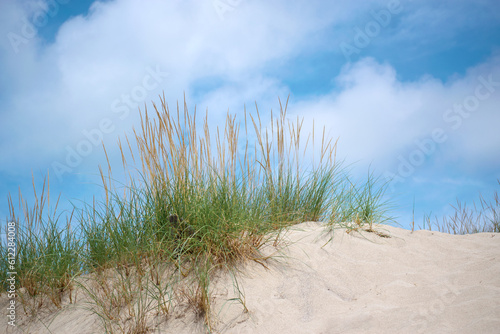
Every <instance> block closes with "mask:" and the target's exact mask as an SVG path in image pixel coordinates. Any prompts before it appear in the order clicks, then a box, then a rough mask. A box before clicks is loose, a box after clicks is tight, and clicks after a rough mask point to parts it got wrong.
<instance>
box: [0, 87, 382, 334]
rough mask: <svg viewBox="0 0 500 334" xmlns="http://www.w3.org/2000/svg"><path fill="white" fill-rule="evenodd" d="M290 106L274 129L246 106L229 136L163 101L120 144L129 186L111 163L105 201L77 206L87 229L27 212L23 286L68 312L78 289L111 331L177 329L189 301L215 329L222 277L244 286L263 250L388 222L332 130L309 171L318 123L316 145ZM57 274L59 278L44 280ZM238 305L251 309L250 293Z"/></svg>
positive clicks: (377, 196) (232, 120)
mask: <svg viewBox="0 0 500 334" xmlns="http://www.w3.org/2000/svg"><path fill="white" fill-rule="evenodd" d="M287 105H288V100H287V102H286V104H285V105H284V106H283V105H282V104H281V101H280V111H279V114H278V115H277V116H276V117H275V116H274V115H273V114H271V119H270V121H269V122H268V123H266V125H265V126H263V125H262V120H261V117H260V114H259V110H258V108H256V114H255V115H251V114H249V115H247V113H246V109H245V111H244V114H243V116H244V122H243V126H241V127H240V123H239V122H238V121H237V118H236V115H230V114H227V117H226V123H225V127H224V129H219V128H216V129H215V131H212V130H213V129H212V130H211V129H210V128H209V125H208V124H209V122H208V114H206V115H205V117H204V119H203V120H202V121H201V123H202V126H201V128H200V127H199V126H198V123H197V122H200V121H199V119H198V117H197V114H196V109H195V111H194V113H193V114H191V113H189V112H188V108H187V104H186V102H185V101H184V106H183V109H182V110H181V108H180V107H179V105H178V104H177V108H176V111H175V112H171V111H170V110H169V107H168V105H167V104H166V102H165V98H164V97H163V98H161V97H160V105H159V106H158V105H156V104H154V103H153V111H152V112H149V111H148V110H147V108H146V109H145V110H144V111H143V112H142V113H141V125H140V128H139V129H135V130H134V138H133V140H129V138H126V143H127V145H126V146H125V145H122V143H121V142H119V145H118V147H119V149H120V152H121V156H122V166H123V168H124V169H125V171H126V172H128V175H129V179H128V181H127V182H126V183H125V184H124V185H123V184H119V183H118V182H117V181H115V180H114V179H113V173H112V170H113V168H116V166H114V167H112V166H111V164H110V161H109V159H108V168H107V172H106V173H105V172H104V171H103V169H102V168H101V167H100V168H99V170H100V175H101V178H102V186H103V188H104V193H105V197H104V199H103V200H101V201H98V200H94V201H93V202H92V203H89V204H85V205H84V206H83V207H81V208H75V211H76V213H77V214H76V217H77V219H78V221H79V230H78V231H72V230H71V228H70V226H71V225H70V221H71V219H73V216H71V217H70V220H69V221H68V223H67V226H66V227H63V228H60V227H59V226H58V224H57V222H58V219H57V218H58V217H57V216H55V211H54V214H52V215H46V217H45V216H44V215H43V207H44V205H43V203H45V202H44V201H45V198H44V197H43V196H42V198H37V204H36V205H35V207H34V208H33V209H32V211H29V210H28V209H25V211H24V213H25V214H24V222H23V224H22V225H20V226H22V228H21V230H20V231H21V232H20V233H21V234H20V237H19V246H18V247H19V249H20V251H19V252H18V259H17V261H18V262H17V263H18V264H19V268H20V270H19V273H20V274H19V285H20V286H22V287H24V288H25V289H26V291H28V295H29V296H30V297H33V298H35V297H36V296H50V299H51V300H52V302H53V303H54V305H56V306H60V297H57V296H61V295H62V294H63V293H65V292H66V291H67V290H70V289H72V287H73V284H77V285H78V287H79V288H81V290H82V291H84V293H85V294H86V296H87V299H88V300H89V303H90V304H89V305H88V308H89V309H90V310H92V311H93V312H95V313H96V314H98V315H99V317H100V318H101V319H102V321H103V327H104V330H105V331H106V332H117V331H118V332H130V333H143V332H145V331H147V330H148V329H150V328H152V327H154V324H153V323H152V322H151V321H152V320H151V319H149V318H148V314H149V313H150V312H152V311H155V312H156V313H157V314H158V315H162V316H163V317H164V319H165V321H166V319H168V317H169V316H170V315H171V314H172V312H174V311H175V307H176V305H179V303H181V302H183V301H184V302H186V303H187V304H188V305H190V307H191V308H192V309H193V311H194V312H195V314H197V315H198V316H199V317H200V318H202V319H203V320H204V322H205V324H206V326H207V329H208V330H209V331H210V330H211V327H212V324H213V321H212V320H213V319H212V317H213V316H214V315H213V314H214V312H212V310H211V308H210V305H211V292H212V290H211V283H212V280H213V278H214V276H215V275H217V273H218V272H219V271H229V272H230V273H231V275H232V276H233V277H234V282H235V286H236V287H237V288H238V284H237V280H236V274H235V268H236V266H237V265H238V264H240V263H242V262H245V261H257V262H259V263H262V264H263V263H265V260H266V257H265V256H264V255H262V254H261V253H260V248H261V247H262V246H263V245H264V244H266V243H273V244H274V245H275V246H276V245H278V244H279V241H280V236H281V235H282V231H283V229H285V228H287V227H289V226H290V225H293V224H297V223H300V222H304V221H311V220H313V221H325V222H327V223H328V224H326V226H329V228H333V226H335V225H338V224H342V223H344V222H348V221H354V222H355V224H358V225H360V226H361V224H368V225H369V226H370V228H371V224H372V223H374V222H383V221H384V220H385V219H386V218H385V210H386V206H385V204H384V202H383V201H382V200H381V199H382V195H383V192H382V191H381V190H380V188H377V187H375V184H376V182H375V181H376V180H375V179H374V178H373V176H372V175H371V174H370V175H369V177H368V181H367V182H366V184H365V185H364V186H361V187H360V186H356V185H355V184H354V183H352V182H351V181H350V179H349V177H348V174H347V173H345V172H344V170H343V168H342V167H341V164H340V163H338V162H337V161H336V159H335V155H336V145H337V142H333V141H332V140H331V139H328V138H326V137H325V131H323V136H322V138H321V147H320V150H319V158H318V159H315V161H316V163H311V164H305V163H304V161H305V160H306V155H307V152H308V151H311V150H312V151H314V144H315V137H314V126H313V130H312V133H309V134H307V137H305V136H304V135H303V134H302V126H303V123H302V121H301V120H299V119H296V121H294V122H292V121H290V120H289V119H288V118H287ZM256 107H257V106H256ZM243 129H244V136H243V138H241V137H240V133H241V132H243ZM249 138H255V142H250V141H249ZM131 143H132V144H131ZM134 143H135V145H136V147H135V146H133V144H134ZM310 143H312V148H308V147H309V146H308V145H309V144H310ZM104 150H105V153H106V156H107V152H106V148H104ZM26 208H27V206H26ZM12 217H13V219H17V218H16V217H15V215H14V211H13V210H12ZM44 217H45V218H44ZM2 252H3V253H4V252H5V249H4V248H3V247H2ZM3 253H2V254H3ZM3 258H5V257H3ZM0 261H2V260H0ZM0 266H5V263H4V262H0ZM47 272H51V273H54V275H53V278H51V279H49V280H42V277H41V275H42V274H43V275H45V274H46V273H47ZM80 274H84V275H83V276H80V277H79V278H78V279H76V280H75V279H73V278H74V277H76V276H79V275H80ZM42 282H43V283H42ZM238 291H239V288H238ZM33 300H35V299H33ZM238 300H239V301H240V302H241V303H243V306H244V308H245V309H246V306H245V305H244V296H243V297H242V296H240V297H239V298H238ZM39 306H41V305H38V307H39ZM27 313H30V312H27ZM31 314H34V311H33V310H32V312H31ZM126 319H133V321H132V323H130V321H128V322H127V320H126Z"/></svg>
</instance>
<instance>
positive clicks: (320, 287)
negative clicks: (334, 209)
mask: <svg viewBox="0 0 500 334" xmlns="http://www.w3.org/2000/svg"><path fill="white" fill-rule="evenodd" d="M377 230H378V231H383V232H385V233H387V234H389V235H391V238H381V237H379V236H376V235H375V234H373V233H368V232H363V233H361V234H359V233H350V234H347V233H345V231H342V230H336V232H335V235H334V238H333V239H332V241H331V242H330V243H328V244H326V245H325V243H326V242H327V241H328V239H329V237H328V236H326V237H325V236H322V235H321V232H323V231H324V230H323V227H322V225H321V224H318V223H304V224H300V225H297V226H295V227H294V228H293V230H292V231H291V232H290V233H289V234H288V235H287V236H286V238H287V239H288V240H289V242H290V243H291V245H290V246H289V247H288V248H286V249H284V250H283V254H281V255H282V256H281V257H276V258H275V259H273V260H270V261H269V262H268V266H269V270H267V269H265V268H264V267H263V266H261V265H259V264H257V263H254V262H253V263H250V264H248V265H247V266H246V267H245V268H244V270H243V272H242V275H241V276H240V277H239V279H238V282H239V284H240V288H241V289H242V290H244V294H245V303H246V307H247V308H248V310H249V312H243V311H242V310H243V308H242V306H241V304H238V303H236V302H232V303H231V302H226V301H227V300H228V299H230V298H233V297H234V296H235V295H234V292H233V290H234V289H233V286H234V285H233V283H232V282H231V279H230V278H229V277H221V278H220V279H219V280H217V282H216V283H215V284H214V286H213V287H212V288H213V295H212V296H213V299H214V300H213V306H212V314H213V315H214V316H213V319H216V320H215V324H216V325H215V329H214V332H215V333H301V334H302V333H315V334H320V333H324V334H326V333H500V234H498V233H481V234H473V235H465V236H454V235H448V234H444V233H439V232H430V231H415V232H413V233H412V232H410V231H407V230H404V229H400V228H396V227H390V226H380V227H378V228H377ZM322 246H323V247H322ZM266 251H267V252H272V251H273V249H272V248H268V249H266ZM278 256H279V254H278ZM6 301H7V300H6V296H5V294H3V295H2V297H0V307H1V308H2V311H1V313H2V319H1V320H0V325H1V326H0V333H1V332H5V330H6V326H5V325H3V323H4V321H5V322H6V317H5V315H4V314H5V313H6V306H7V304H6ZM75 306H76V307H75ZM18 312H21V310H18ZM47 319H48V318H47ZM46 322H47V321H46ZM49 328H50V330H51V332H52V333H54V334H55V333H71V334H77V333H100V332H102V329H101V327H100V322H99V321H98V319H97V317H96V316H95V315H92V314H89V312H88V311H86V310H83V309H82V308H81V307H79V305H78V303H77V304H76V305H70V306H68V307H67V308H64V309H63V310H62V311H61V312H60V314H59V315H58V316H57V317H56V318H55V319H53V321H52V322H51V324H50V326H49ZM7 329H8V333H15V332H16V331H12V329H10V328H7ZM24 329H25V330H27V332H29V333H49V332H48V331H47V330H46V329H45V328H44V327H43V326H42V325H40V324H39V323H33V324H31V326H30V327H29V329H28V327H27V326H26V325H25V327H24ZM204 332H205V331H204V329H203V324H202V323H200V322H199V321H195V316H194V315H192V314H190V313H187V314H184V313H182V312H177V313H176V314H175V315H174V316H172V317H171V318H170V319H169V320H168V321H165V322H164V323H162V325H161V326H160V328H159V330H158V329H157V330H156V331H155V332H154V333H204Z"/></svg>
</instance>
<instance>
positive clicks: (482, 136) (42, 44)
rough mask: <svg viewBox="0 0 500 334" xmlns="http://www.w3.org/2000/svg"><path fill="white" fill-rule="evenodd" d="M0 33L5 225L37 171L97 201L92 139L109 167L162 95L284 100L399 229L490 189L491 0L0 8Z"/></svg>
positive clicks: (194, 101)
mask: <svg viewBox="0 0 500 334" xmlns="http://www.w3.org/2000/svg"><path fill="white" fill-rule="evenodd" d="M0 35H1V38H0V74H1V75H0V161H1V164H0V217H1V218H2V219H4V217H7V215H8V209H7V195H8V194H9V193H12V194H14V195H17V192H18V188H20V189H21V190H22V192H23V194H25V195H29V193H30V192H31V178H32V174H33V175H34V177H35V180H36V183H37V184H41V182H42V181H43V178H44V175H46V174H47V173H50V179H51V180H50V183H51V188H52V189H51V192H52V196H53V197H55V196H56V195H57V193H59V192H61V193H62V201H64V202H65V203H69V201H72V202H74V203H77V202H78V201H81V200H86V201H88V200H89V199H91V196H92V194H94V193H96V192H97V193H98V192H99V191H100V189H99V187H98V186H97V184H99V178H98V176H97V174H98V169H97V166H98V164H104V163H105V160H104V155H103V152H102V148H101V144H100V141H101V140H102V141H103V142H104V143H105V145H106V146H107V147H108V149H109V150H110V152H109V153H110V156H111V159H113V160H114V159H115V158H116V157H117V152H116V149H115V150H113V148H116V141H117V138H118V137H119V136H122V137H123V134H125V133H129V134H130V133H131V129H132V127H133V126H134V125H135V126H138V125H139V124H138V121H139V117H138V115H139V108H141V109H143V107H144V104H145V103H146V104H147V105H149V106H151V101H155V102H159V99H158V95H159V94H163V93H164V94H165V97H166V100H167V102H168V104H169V105H170V106H171V107H175V105H176V103H177V101H179V102H180V103H182V100H183V95H184V94H185V95H186V100H187V104H188V107H189V108H190V109H191V110H192V109H194V106H195V105H196V107H197V109H199V110H202V111H205V110H207V109H208V115H209V116H210V119H211V120H212V121H213V123H214V124H217V123H218V122H221V121H222V120H223V118H224V115H225V114H226V112H227V111H228V110H229V112H231V113H242V111H243V107H244V106H245V105H246V107H247V109H248V110H249V111H252V110H253V108H254V106H255V102H257V104H258V106H259V111H260V112H261V113H262V114H264V115H265V114H267V113H269V111H270V110H271V109H272V110H273V111H275V110H279V102H278V98H281V99H282V100H286V98H287V96H288V95H289V96H290V103H289V108H288V113H289V115H290V116H291V117H296V116H300V117H303V118H304V124H305V127H308V126H311V125H312V120H313V119H314V120H315V124H320V125H324V126H325V127H326V129H327V132H328V133H329V134H330V136H331V137H334V138H337V137H338V138H339V142H338V156H339V157H341V158H343V159H344V158H345V160H346V162H348V163H352V164H353V166H354V167H353V173H354V174H355V175H356V174H357V175H359V176H362V175H364V174H366V173H367V171H368V169H369V168H370V169H371V170H372V171H374V172H375V174H377V175H380V176H381V177H382V179H383V180H389V179H392V182H391V183H390V187H389V189H388V192H389V194H390V195H391V197H392V198H393V199H394V201H395V204H396V205H397V207H396V210H395V214H396V215H398V216H399V217H400V218H399V219H398V221H399V222H400V223H401V225H403V226H408V224H409V220H411V211H412V208H413V201H415V216H416V222H417V223H421V220H422V217H423V215H424V214H430V213H432V214H433V215H442V214H445V213H449V212H450V211H451V206H450V204H454V203H455V202H456V200H457V199H459V200H462V201H472V200H474V199H477V198H478V196H479V193H481V194H483V195H484V196H485V197H491V195H492V193H493V192H494V191H495V190H498V189H499V188H500V186H499V184H498V182H497V180H498V179H500V131H499V127H500V110H499V107H500V3H499V2H498V1H497V0H480V1H473V0H467V1H465V0H453V1H451V0H450V1H435V0H400V1H398V0H391V1H388V0H383V1H319V0H318V1H315V0H308V1H285V0H275V1H262V0H147V1H139V0H115V1H89V0H79V1H76V0H73V1H70V0H50V1H44V0H36V1H28V0H26V1H24V0H16V1H1V2H0ZM316 126H317V125H316ZM27 197H28V198H29V196H27ZM16 201H17V197H15V202H16ZM63 207H64V204H63Z"/></svg>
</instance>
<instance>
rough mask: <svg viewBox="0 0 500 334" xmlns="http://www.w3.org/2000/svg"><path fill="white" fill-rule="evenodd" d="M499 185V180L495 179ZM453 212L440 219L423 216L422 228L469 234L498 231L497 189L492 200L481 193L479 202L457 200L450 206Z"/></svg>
mask: <svg viewBox="0 0 500 334" xmlns="http://www.w3.org/2000/svg"><path fill="white" fill-rule="evenodd" d="M497 182H498V184H499V185H500V180H497ZM452 207H453V209H454V213H453V214H452V215H450V216H445V217H443V218H442V219H441V220H439V219H438V218H437V217H434V220H432V219H431V216H430V215H426V216H425V217H424V222H423V228H424V229H425V228H427V229H429V230H432V229H433V228H434V229H437V230H438V231H440V232H445V233H450V234H471V233H481V232H494V233H500V198H499V196H498V191H495V193H494V194H493V200H491V201H488V200H487V199H485V198H484V197H483V196H482V195H480V196H479V204H476V202H473V203H472V205H467V203H465V202H460V201H458V200H457V204H456V205H454V206H452Z"/></svg>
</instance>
